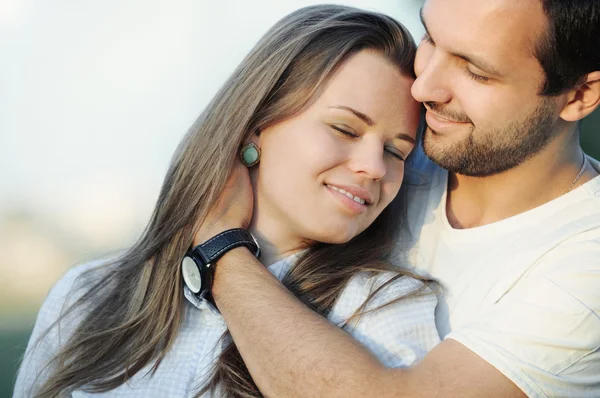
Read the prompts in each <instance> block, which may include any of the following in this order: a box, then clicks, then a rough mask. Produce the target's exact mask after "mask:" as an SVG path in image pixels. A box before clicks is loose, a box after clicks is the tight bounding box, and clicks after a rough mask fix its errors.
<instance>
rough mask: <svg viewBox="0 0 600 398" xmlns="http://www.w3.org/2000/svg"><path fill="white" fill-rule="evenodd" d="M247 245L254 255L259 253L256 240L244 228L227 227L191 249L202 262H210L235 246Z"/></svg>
mask: <svg viewBox="0 0 600 398" xmlns="http://www.w3.org/2000/svg"><path fill="white" fill-rule="evenodd" d="M241 246H245V247H247V248H248V249H249V250H250V251H251V252H252V253H253V254H254V255H255V256H256V257H258V256H259V255H260V247H259V246H258V242H257V241H256V239H254V237H253V236H252V235H251V234H250V232H248V231H246V230H245V229H241V228H235V229H228V230H227V231H224V232H221V233H220V234H218V235H216V236H214V237H212V238H211V239H209V240H207V241H206V242H204V243H201V244H199V245H198V246H196V247H194V248H193V249H192V252H194V254H196V255H197V256H199V257H200V258H201V259H202V260H203V261H204V264H211V263H214V262H215V261H217V260H218V259H219V258H220V257H221V256H222V255H224V254H225V253H227V252H228V251H230V250H232V249H235V248H236V247H241Z"/></svg>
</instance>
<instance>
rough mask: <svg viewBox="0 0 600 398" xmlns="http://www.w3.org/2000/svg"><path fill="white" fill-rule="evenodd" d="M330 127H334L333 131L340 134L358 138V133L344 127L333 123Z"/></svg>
mask: <svg viewBox="0 0 600 398" xmlns="http://www.w3.org/2000/svg"><path fill="white" fill-rule="evenodd" d="M331 128H332V129H334V130H335V131H337V132H338V133H340V134H342V135H345V136H347V137H350V138H358V137H359V135H358V134H356V133H353V132H351V131H348V130H345V129H343V128H341V127H339V126H336V125H334V124H332V125H331Z"/></svg>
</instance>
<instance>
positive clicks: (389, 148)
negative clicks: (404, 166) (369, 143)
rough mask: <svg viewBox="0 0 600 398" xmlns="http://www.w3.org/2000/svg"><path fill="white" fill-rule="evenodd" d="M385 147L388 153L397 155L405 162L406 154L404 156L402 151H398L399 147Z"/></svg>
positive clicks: (397, 157)
mask: <svg viewBox="0 0 600 398" xmlns="http://www.w3.org/2000/svg"><path fill="white" fill-rule="evenodd" d="M384 149H385V152H386V153H387V154H389V155H391V156H393V157H395V158H396V159H398V160H401V161H403V162H404V161H405V160H406V156H404V155H403V154H402V153H400V152H398V149H397V148H394V147H391V146H386V147H385V148H384Z"/></svg>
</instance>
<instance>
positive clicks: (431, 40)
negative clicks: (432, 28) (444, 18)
mask: <svg viewBox="0 0 600 398" xmlns="http://www.w3.org/2000/svg"><path fill="white" fill-rule="evenodd" d="M421 41H424V42H425V43H427V44H431V45H432V46H435V43H434V41H433V39H432V38H431V36H429V33H425V34H424V35H423V37H422V38H421Z"/></svg>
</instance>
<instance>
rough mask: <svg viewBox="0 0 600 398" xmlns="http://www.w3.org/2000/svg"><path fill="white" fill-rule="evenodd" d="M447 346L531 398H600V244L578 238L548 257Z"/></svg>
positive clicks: (455, 332) (459, 330)
mask: <svg viewBox="0 0 600 398" xmlns="http://www.w3.org/2000/svg"><path fill="white" fill-rule="evenodd" d="M446 338H451V339H454V340H456V341H458V342H460V343H461V344H463V345H464V346H466V347H467V348H469V349H470V350H471V351H473V352H475V353H476V354H477V355H479V356H480V357H481V358H483V359H484V360H486V361H487V362H488V363H490V364H491V365H493V366H494V367H496V368H497V369H498V370H499V371H501V372H502V373H503V374H504V375H505V376H506V377H508V378H509V379H510V380H511V381H512V382H514V383H515V384H516V385H517V386H518V387H519V388H520V389H521V390H522V391H523V392H525V393H526V394H527V395H529V396H536V397H545V396H553V397H554V396H561V397H562V396H585V397H591V396H596V397H597V396H600V241H599V240H598V239H597V238H596V239H589V237H585V236H580V237H578V238H577V239H575V240H573V241H571V242H567V243H565V244H563V245H561V246H560V247H558V248H556V249H555V250H552V251H550V252H549V253H547V254H546V256H545V257H544V258H542V259H541V260H540V261H539V263H538V264H536V267H535V268H534V269H533V270H532V271H531V272H530V273H529V274H528V275H526V276H524V277H523V278H522V279H521V280H520V281H519V282H518V283H517V284H516V285H515V286H514V287H513V288H512V289H511V290H510V291H508V292H507V293H506V294H505V295H504V296H503V297H502V298H500V299H499V300H498V301H497V302H496V303H495V304H494V305H492V306H490V307H489V308H487V309H486V310H483V311H482V313H480V314H478V316H476V317H475V319H474V320H473V321H471V322H469V323H467V324H465V325H463V326H461V327H460V328H458V329H456V330H454V331H452V332H451V333H450V334H449V335H448V336H447V337H446Z"/></svg>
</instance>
